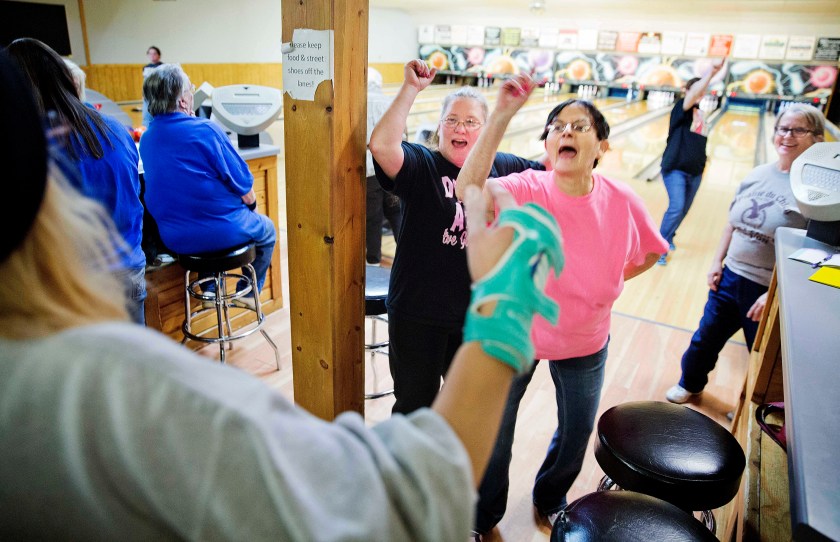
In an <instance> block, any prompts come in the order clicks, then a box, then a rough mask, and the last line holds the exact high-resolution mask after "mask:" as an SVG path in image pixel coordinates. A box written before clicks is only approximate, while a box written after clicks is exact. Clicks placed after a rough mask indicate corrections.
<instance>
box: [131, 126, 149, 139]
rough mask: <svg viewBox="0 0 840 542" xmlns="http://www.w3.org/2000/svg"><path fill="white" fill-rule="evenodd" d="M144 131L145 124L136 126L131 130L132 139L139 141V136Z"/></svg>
mask: <svg viewBox="0 0 840 542" xmlns="http://www.w3.org/2000/svg"><path fill="white" fill-rule="evenodd" d="M145 132H146V127H145V126H138V127H137V128H135V129H134V130H132V135H133V136H134V141H140V138H141V137H142V136H143V134H144V133H145Z"/></svg>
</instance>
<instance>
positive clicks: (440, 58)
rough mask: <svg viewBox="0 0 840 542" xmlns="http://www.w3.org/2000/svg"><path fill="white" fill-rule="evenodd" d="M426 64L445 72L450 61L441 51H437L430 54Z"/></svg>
mask: <svg viewBox="0 0 840 542" xmlns="http://www.w3.org/2000/svg"><path fill="white" fill-rule="evenodd" d="M426 62H427V63H428V64H429V66H431V67H432V68H436V69H438V70H445V69H446V68H447V67H448V66H449V59H448V58H446V55H445V54H444V53H442V52H440V51H435V52H434V53H432V54H430V55H429V58H427V59H426Z"/></svg>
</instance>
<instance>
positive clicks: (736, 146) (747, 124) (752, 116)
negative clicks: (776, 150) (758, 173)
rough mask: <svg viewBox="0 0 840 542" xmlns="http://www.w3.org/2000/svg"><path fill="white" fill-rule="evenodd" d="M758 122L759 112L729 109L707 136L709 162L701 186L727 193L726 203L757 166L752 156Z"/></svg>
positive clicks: (756, 141) (753, 155)
mask: <svg viewBox="0 0 840 542" xmlns="http://www.w3.org/2000/svg"><path fill="white" fill-rule="evenodd" d="M760 121H761V116H760V111H759V109H758V108H730V109H728V110H727V111H726V112H725V113H724V114H723V115H722V116H721V118H720V120H719V121H718V122H717V123H716V124H715V126H714V128H713V129H712V131H711V133H710V134H709V141H708V143H707V144H706V154H707V155H708V157H709V162H708V163H707V164H706V170H705V171H704V173H703V184H704V185H706V186H707V187H709V188H718V189H721V190H724V191H725V192H727V193H728V194H729V197H727V199H726V201H727V203H728V202H729V199H730V198H731V195H732V194H734V192H735V189H736V188H737V187H738V184H740V182H741V181H742V180H743V179H744V177H746V176H747V173H749V172H750V171H751V170H752V169H753V168H754V167H755V166H756V165H758V164H756V163H755V154H756V146H757V144H758V143H759V142H758V138H759V131H760V130H759V128H760ZM770 126H772V124H771V125H770ZM768 161H769V158H768Z"/></svg>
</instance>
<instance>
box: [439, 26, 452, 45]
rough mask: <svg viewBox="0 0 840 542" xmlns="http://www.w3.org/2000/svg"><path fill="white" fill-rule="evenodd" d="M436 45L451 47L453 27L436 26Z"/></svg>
mask: <svg viewBox="0 0 840 542" xmlns="http://www.w3.org/2000/svg"><path fill="white" fill-rule="evenodd" d="M435 43H437V44H438V45H449V44H451V43H452V27H451V26H449V25H448V24H438V25H435Z"/></svg>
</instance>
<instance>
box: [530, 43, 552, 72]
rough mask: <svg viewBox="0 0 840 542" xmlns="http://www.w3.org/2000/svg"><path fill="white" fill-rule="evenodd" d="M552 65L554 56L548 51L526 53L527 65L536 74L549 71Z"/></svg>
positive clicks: (535, 50) (536, 50)
mask: <svg viewBox="0 0 840 542" xmlns="http://www.w3.org/2000/svg"><path fill="white" fill-rule="evenodd" d="M553 63H554V55H553V54H552V53H551V52H550V51H546V50H543V49H531V50H530V51H528V64H529V65H530V66H531V67H532V68H534V71H536V72H538V73H542V72H545V71H548V70H550V69H551V65H552V64H553Z"/></svg>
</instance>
